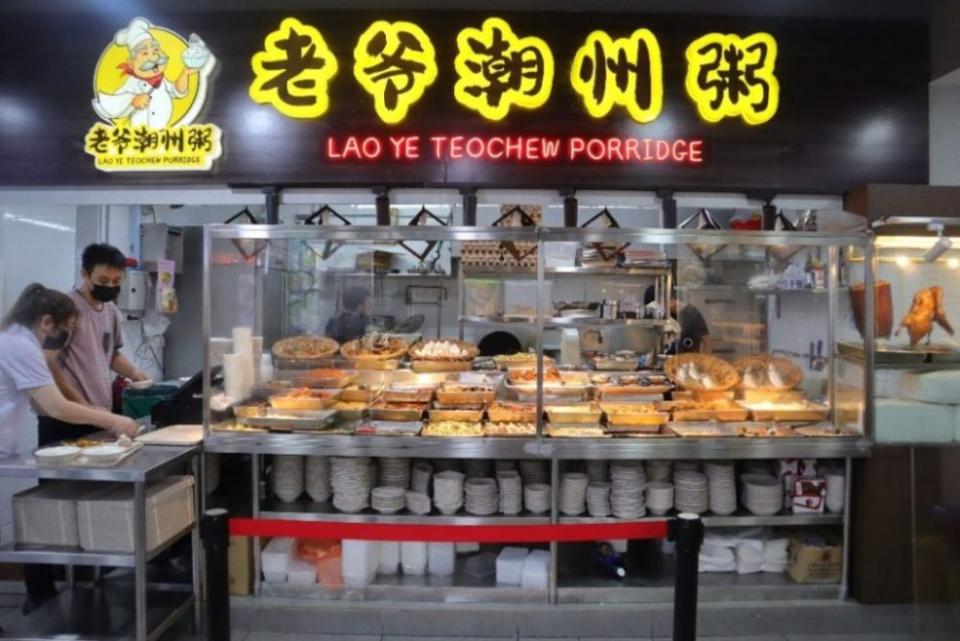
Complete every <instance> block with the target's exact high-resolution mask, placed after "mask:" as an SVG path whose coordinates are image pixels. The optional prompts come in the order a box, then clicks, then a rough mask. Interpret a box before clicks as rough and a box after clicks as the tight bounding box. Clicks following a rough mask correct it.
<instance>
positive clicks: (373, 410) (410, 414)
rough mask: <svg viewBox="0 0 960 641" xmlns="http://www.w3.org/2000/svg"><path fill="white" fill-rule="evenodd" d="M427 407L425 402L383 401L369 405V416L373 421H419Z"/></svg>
mask: <svg viewBox="0 0 960 641" xmlns="http://www.w3.org/2000/svg"><path fill="white" fill-rule="evenodd" d="M426 409H427V404H426V403H385V402H382V401H381V402H378V403H375V404H374V405H372V406H370V418H372V419H373V420H375V421H419V420H420V419H421V418H422V417H423V412H424V411H425V410H426Z"/></svg>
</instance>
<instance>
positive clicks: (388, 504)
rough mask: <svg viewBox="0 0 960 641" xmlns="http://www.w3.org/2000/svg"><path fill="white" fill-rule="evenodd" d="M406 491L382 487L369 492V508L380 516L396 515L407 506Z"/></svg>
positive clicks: (399, 488) (386, 486)
mask: <svg viewBox="0 0 960 641" xmlns="http://www.w3.org/2000/svg"><path fill="white" fill-rule="evenodd" d="M406 493H407V491H406V490H405V489H403V488H402V487H394V486H392V485H384V486H381V487H375V488H373V491H372V492H370V507H372V508H373V509H375V510H376V511H377V512H379V513H380V514H396V513H397V512H399V511H400V510H402V509H403V508H404V506H406V504H407V497H406Z"/></svg>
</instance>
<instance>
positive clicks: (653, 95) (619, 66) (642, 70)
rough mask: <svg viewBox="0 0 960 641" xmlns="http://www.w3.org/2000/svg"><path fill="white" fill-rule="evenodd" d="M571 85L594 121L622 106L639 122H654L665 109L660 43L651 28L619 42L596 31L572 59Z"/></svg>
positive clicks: (639, 31) (620, 39)
mask: <svg viewBox="0 0 960 641" xmlns="http://www.w3.org/2000/svg"><path fill="white" fill-rule="evenodd" d="M570 84H571V85H572V86H573V88H574V90H575V91H576V92H577V93H578V94H580V95H581V96H582V97H583V104H584V106H585V107H586V108H587V113H589V114H590V115H591V116H593V117H594V118H603V117H605V116H606V115H607V114H609V113H610V111H611V110H612V109H613V107H614V105H620V106H621V107H624V108H626V110H627V113H629V114H630V117H631V118H633V119H634V120H636V121H637V122H640V123H646V122H651V121H653V120H655V119H656V117H657V116H659V115H660V111H661V110H662V109H663V62H662V61H661V58H660V43H658V42H657V38H656V36H654V35H653V33H652V32H650V31H649V30H648V29H637V30H636V31H634V32H633V34H632V35H631V36H630V37H629V38H617V39H613V38H611V37H610V35H609V34H607V33H606V32H605V31H594V32H593V33H591V34H590V35H589V36H587V40H586V42H585V43H584V44H583V46H581V47H580V49H578V50H577V53H576V55H575V56H574V58H573V65H571V67H570Z"/></svg>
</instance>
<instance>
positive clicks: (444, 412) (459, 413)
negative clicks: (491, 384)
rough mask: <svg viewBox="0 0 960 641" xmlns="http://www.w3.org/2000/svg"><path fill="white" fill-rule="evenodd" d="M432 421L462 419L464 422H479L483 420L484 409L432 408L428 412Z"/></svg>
mask: <svg viewBox="0 0 960 641" xmlns="http://www.w3.org/2000/svg"><path fill="white" fill-rule="evenodd" d="M427 414H428V416H429V418H430V422H432V423H435V422H438V421H461V422H464V423H477V422H479V421H482V420H483V409H482V408H481V409H440V408H436V407H434V408H432V409H430V410H428V412H427Z"/></svg>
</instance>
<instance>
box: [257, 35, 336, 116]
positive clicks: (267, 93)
mask: <svg viewBox="0 0 960 641" xmlns="http://www.w3.org/2000/svg"><path fill="white" fill-rule="evenodd" d="M264 46H265V49H264V51H260V52H258V53H256V54H254V56H253V59H252V61H251V65H252V66H253V76H254V79H253V83H252V84H251V85H250V98H251V99H252V100H253V101H254V102H257V103H260V104H270V105H273V106H274V108H276V110H277V111H279V112H280V113H282V114H284V115H285V116H290V117H291V118H318V117H320V116H322V115H323V114H325V113H326V111H327V108H328V107H329V106H330V96H329V93H328V87H329V84H330V79H331V78H333V76H334V75H336V73H337V59H336V57H334V55H333V53H331V51H330V49H329V47H327V42H326V41H325V40H324V39H323V36H322V35H321V34H320V32H319V31H318V30H317V29H316V28H315V27H311V26H309V25H305V24H303V23H302V22H300V21H299V20H297V19H296V18H285V19H284V20H283V22H281V23H280V28H279V29H277V30H276V31H274V32H272V33H270V34H269V35H268V36H267V39H266V42H265V45H264Z"/></svg>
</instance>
